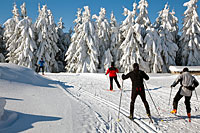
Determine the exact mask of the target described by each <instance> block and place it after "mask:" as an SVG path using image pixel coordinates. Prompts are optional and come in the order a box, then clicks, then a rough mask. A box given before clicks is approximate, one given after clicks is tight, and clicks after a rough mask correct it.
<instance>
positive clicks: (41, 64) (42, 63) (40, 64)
mask: <svg viewBox="0 0 200 133" xmlns="http://www.w3.org/2000/svg"><path fill="white" fill-rule="evenodd" d="M44 63H45V62H44V60H43V58H41V60H40V61H39V63H38V64H39V69H38V72H40V69H41V68H42V75H44Z"/></svg>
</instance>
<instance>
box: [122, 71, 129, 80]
mask: <svg viewBox="0 0 200 133" xmlns="http://www.w3.org/2000/svg"><path fill="white" fill-rule="evenodd" d="M130 74H131V72H129V73H128V74H126V75H125V74H122V79H123V80H125V79H128V78H130Z"/></svg>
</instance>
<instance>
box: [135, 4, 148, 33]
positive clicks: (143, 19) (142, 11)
mask: <svg viewBox="0 0 200 133" xmlns="http://www.w3.org/2000/svg"><path fill="white" fill-rule="evenodd" d="M147 8H148V2H147V1H146V0H140V2H139V5H138V9H139V14H138V15H137V18H136V19H135V22H136V23H138V24H140V25H141V27H142V36H143V37H144V36H145V34H146V29H147V28H148V26H150V25H151V22H150V19H149V16H148V10H147Z"/></svg>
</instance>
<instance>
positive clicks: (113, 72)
mask: <svg viewBox="0 0 200 133" xmlns="http://www.w3.org/2000/svg"><path fill="white" fill-rule="evenodd" d="M114 66H115V63H114V62H112V63H111V67H110V68H108V70H107V72H106V75H107V74H108V73H109V77H110V91H113V79H114V80H115V82H116V84H117V87H118V88H119V89H120V90H121V86H120V84H119V82H118V80H117V74H116V73H118V72H119V70H118V69H117V68H116V67H114Z"/></svg>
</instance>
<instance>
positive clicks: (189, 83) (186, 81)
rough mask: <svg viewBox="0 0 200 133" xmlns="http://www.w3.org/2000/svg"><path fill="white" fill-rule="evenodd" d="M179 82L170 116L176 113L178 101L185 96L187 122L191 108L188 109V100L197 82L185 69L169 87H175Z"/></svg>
mask: <svg viewBox="0 0 200 133" xmlns="http://www.w3.org/2000/svg"><path fill="white" fill-rule="evenodd" d="M179 82H180V84H181V86H180V88H179V91H178V92H177V94H176V96H175V97H174V101H173V110H172V111H171V113H172V114H176V113H177V107H178V101H179V100H180V99H181V98H182V97H183V96H185V105H186V110H187V115H188V118H189V121H191V107H190V99H191V97H192V91H193V90H194V89H195V87H197V86H198V85H199V82H198V81H197V80H196V78H195V77H194V76H192V75H191V74H190V72H189V69H188V68H187V67H185V68H183V72H182V73H181V74H180V75H179V76H178V77H177V79H176V80H175V81H174V83H173V84H172V85H171V87H175V86H176V85H177V84H178V83H179Z"/></svg>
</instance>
